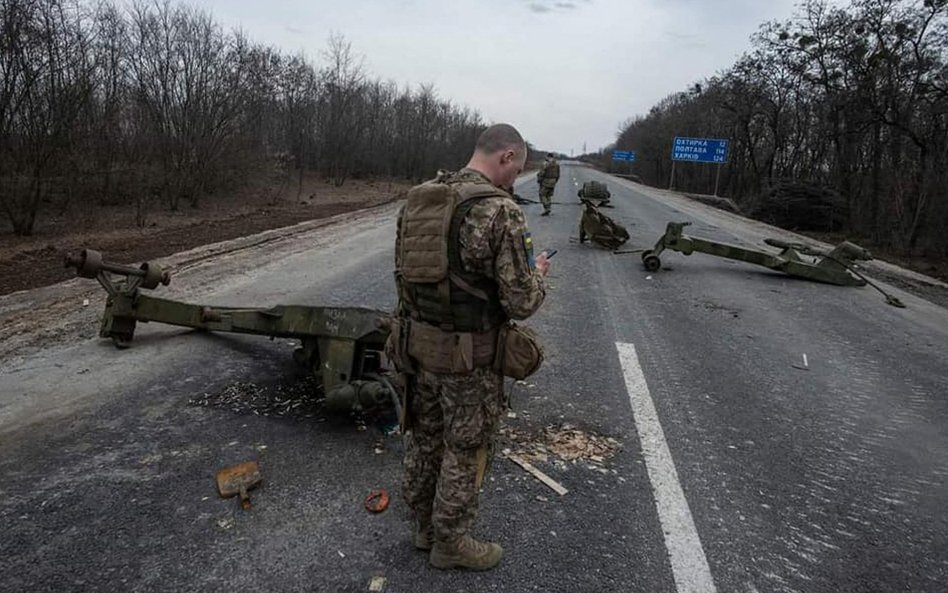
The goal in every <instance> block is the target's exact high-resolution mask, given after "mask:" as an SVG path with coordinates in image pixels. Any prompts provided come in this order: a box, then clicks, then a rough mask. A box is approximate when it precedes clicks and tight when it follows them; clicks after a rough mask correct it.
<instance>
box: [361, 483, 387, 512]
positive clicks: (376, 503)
mask: <svg viewBox="0 0 948 593" xmlns="http://www.w3.org/2000/svg"><path fill="white" fill-rule="evenodd" d="M388 503H389V496H388V492H386V491H385V489H384V488H379V489H378V490H373V491H372V492H369V495H368V496H366V497H365V501H364V502H363V503H362V505H363V506H364V507H365V510H367V511H369V512H370V513H381V512H382V511H384V510H385V509H387V508H388Z"/></svg>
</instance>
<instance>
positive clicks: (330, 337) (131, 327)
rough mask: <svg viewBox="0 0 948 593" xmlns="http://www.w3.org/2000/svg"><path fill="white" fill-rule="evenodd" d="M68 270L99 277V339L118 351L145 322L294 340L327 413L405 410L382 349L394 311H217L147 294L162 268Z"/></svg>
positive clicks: (70, 261) (93, 265) (80, 266)
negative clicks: (384, 407)
mask: <svg viewBox="0 0 948 593" xmlns="http://www.w3.org/2000/svg"><path fill="white" fill-rule="evenodd" d="M66 266H67V267H74V268H76V270H77V272H78V273H79V275H80V276H82V277H85V278H95V279H96V280H98V281H99V283H100V284H101V285H102V286H103V288H105V290H106V292H108V294H109V297H108V300H107V301H106V305H105V312H104V314H103V316H102V324H101V326H100V328H99V335H100V336H101V337H103V338H109V339H111V340H112V342H113V343H114V344H115V346H116V347H118V348H127V347H129V346H130V345H131V342H132V339H133V337H134V335H135V328H136V325H137V324H138V323H139V322H143V323H147V322H150V321H154V322H159V323H166V324H169V325H176V326H182V327H190V328H194V329H201V330H206V331H215V332H233V333H242V334H255V335H261V336H269V337H271V338H273V337H278V338H295V339H298V340H300V345H301V347H300V348H299V349H298V350H297V351H296V352H295V353H294V358H295V359H296V360H297V362H299V363H300V364H303V365H305V366H306V367H307V368H309V369H310V370H311V371H312V372H313V374H314V375H315V376H316V377H317V378H318V379H319V380H320V384H321V387H322V390H323V391H324V392H325V394H326V403H327V407H328V408H330V409H333V410H361V409H366V408H371V407H375V406H378V405H381V404H383V403H384V404H386V405H388V404H389V403H391V404H392V405H394V406H395V408H396V410H397V409H398V397H397V391H396V389H395V388H394V387H393V385H392V383H391V382H390V381H389V380H388V379H387V377H386V376H385V373H384V371H385V369H384V368H383V366H382V365H383V350H384V347H385V339H386V338H387V337H388V334H389V330H388V325H386V317H387V316H388V314H387V313H385V312H382V311H377V310H374V309H366V308H360V307H316V306H305V305H276V306H274V307H250V308H240V307H212V306H207V305H198V304H191V303H184V302H180V301H173V300H169V299H161V298H156V297H152V296H149V295H147V294H143V292H142V289H153V288H156V287H157V286H158V284H165V285H167V284H168V283H169V282H170V281H171V276H170V274H169V273H168V272H167V271H165V270H162V269H161V267H160V266H158V265H155V264H152V263H145V264H142V265H141V267H139V268H135V267H131V266H120V265H116V264H110V263H107V262H105V261H104V260H103V258H102V254H100V253H99V252H97V251H92V250H89V249H87V250H84V251H83V252H81V253H80V254H78V255H75V256H72V255H70V256H67V258H66Z"/></svg>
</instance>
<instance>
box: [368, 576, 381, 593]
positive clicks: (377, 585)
mask: <svg viewBox="0 0 948 593" xmlns="http://www.w3.org/2000/svg"><path fill="white" fill-rule="evenodd" d="M384 587H385V577H372V580H371V581H369V591H381V590H382V589H383V588H384Z"/></svg>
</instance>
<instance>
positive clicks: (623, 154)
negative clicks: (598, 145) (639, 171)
mask: <svg viewBox="0 0 948 593" xmlns="http://www.w3.org/2000/svg"><path fill="white" fill-rule="evenodd" d="M612 160H614V161H630V162H632V161H634V160H635V151H634V150H613V151H612Z"/></svg>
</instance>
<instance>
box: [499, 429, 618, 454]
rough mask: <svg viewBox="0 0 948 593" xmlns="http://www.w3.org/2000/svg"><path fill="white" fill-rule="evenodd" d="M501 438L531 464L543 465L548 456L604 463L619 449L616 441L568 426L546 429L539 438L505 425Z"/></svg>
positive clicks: (501, 430)
mask: <svg viewBox="0 0 948 593" xmlns="http://www.w3.org/2000/svg"><path fill="white" fill-rule="evenodd" d="M500 435H501V437H502V438H503V439H505V440H506V441H507V442H508V443H509V444H510V445H511V448H512V449H513V450H514V452H515V453H516V454H517V455H519V456H520V457H522V458H523V459H525V460H527V461H529V462H531V463H546V462H547V461H549V460H550V457H551V456H552V457H554V458H558V459H560V460H562V461H569V462H572V463H576V462H578V461H584V462H591V463H595V464H603V463H605V462H606V461H607V460H608V459H609V458H611V457H612V456H613V455H615V452H616V451H617V450H618V449H619V441H617V440H615V439H614V438H612V437H604V436H600V435H597V434H593V433H590V432H584V431H582V430H579V429H578V428H576V427H575V426H573V425H571V424H562V425H559V426H547V427H546V428H544V429H543V431H542V432H541V433H540V434H539V435H531V434H528V433H525V432H522V431H519V430H517V429H514V428H511V427H507V426H504V427H502V428H501V429H500Z"/></svg>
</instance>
